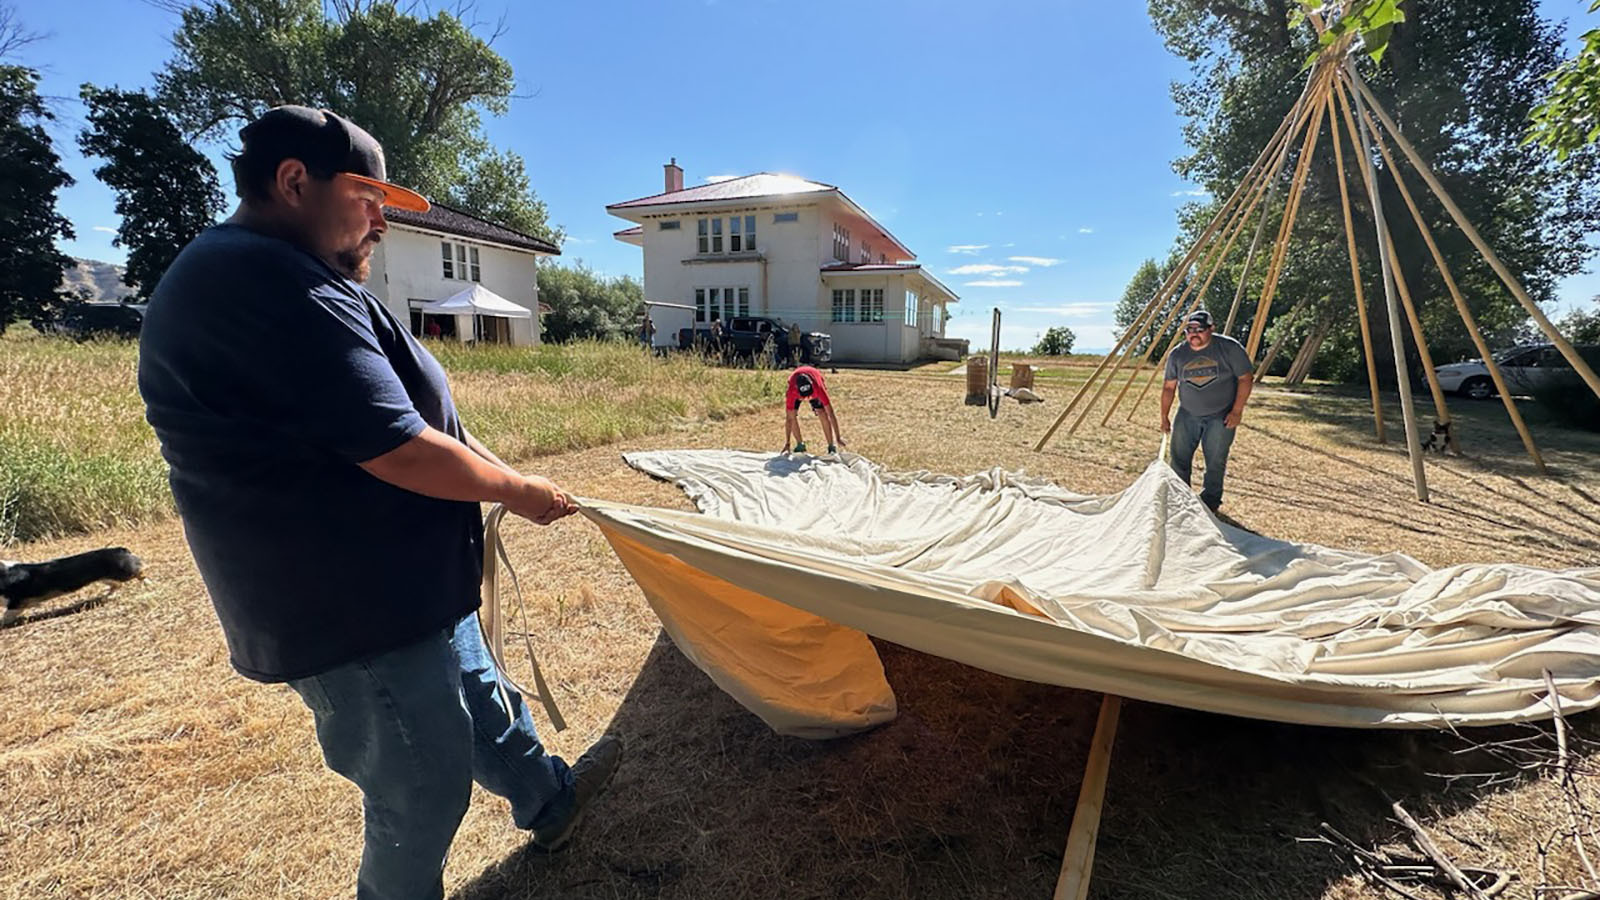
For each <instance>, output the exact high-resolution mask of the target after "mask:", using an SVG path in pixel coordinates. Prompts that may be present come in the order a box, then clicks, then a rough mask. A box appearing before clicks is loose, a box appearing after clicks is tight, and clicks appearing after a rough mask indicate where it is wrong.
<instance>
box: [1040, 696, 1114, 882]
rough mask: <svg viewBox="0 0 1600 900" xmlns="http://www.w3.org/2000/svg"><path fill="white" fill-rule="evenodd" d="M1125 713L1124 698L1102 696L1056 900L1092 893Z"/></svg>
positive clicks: (1058, 880) (1068, 835) (1062, 865)
mask: <svg viewBox="0 0 1600 900" xmlns="http://www.w3.org/2000/svg"><path fill="white" fill-rule="evenodd" d="M1121 712H1122V698H1121V697H1117V696H1113V695H1111V694H1106V695H1105V697H1104V698H1103V699H1101V701H1100V716H1099V718H1097V719H1096V720H1095V725H1094V738H1093V739H1092V740H1091V741H1090V742H1089V761H1088V762H1087V763H1086V764H1085V765H1084V767H1083V781H1082V782H1081V783H1080V784H1079V785H1078V805H1077V808H1076V809H1074V810H1073V812H1072V828H1071V830H1069V831H1068V832H1067V849H1066V852H1065V853H1063V854H1062V856H1061V875H1060V877H1059V878H1057V879H1056V892H1055V900H1084V898H1086V897H1088V896H1089V873H1090V871H1091V870H1093V868H1094V845H1095V841H1096V839H1097V838H1099V837H1100V811H1101V809H1102V807H1103V806H1104V804H1105V797H1106V778H1107V776H1108V775H1109V774H1110V771H1111V745H1112V744H1113V743H1115V742H1116V739H1117V719H1118V717H1119V716H1120V715H1121Z"/></svg>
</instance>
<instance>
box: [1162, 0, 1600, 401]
mask: <svg viewBox="0 0 1600 900" xmlns="http://www.w3.org/2000/svg"><path fill="white" fill-rule="evenodd" d="M1148 2H1149V8H1150V13H1151V17H1152V20H1153V21H1154V23H1155V25H1156V28H1157V30H1158V31H1160V33H1161V34H1162V36H1163V38H1164V39H1165V40H1166V42H1167V46H1168V47H1169V48H1170V49H1171V50H1173V52H1175V53H1177V54H1178V55H1180V56H1182V57H1183V58H1184V59H1186V60H1188V61H1189V62H1190V63H1191V70H1192V72H1193V77H1192V78H1191V79H1190V80H1189V81H1188V82H1186V83H1180V84H1176V85H1174V88H1173V93H1174V97H1175V99H1176V100H1177V103H1178V107H1179V110H1180V112H1181V113H1182V114H1183V115H1184V116H1185V118H1186V119H1187V120H1188V121H1187V123H1186V125H1185V126H1184V133H1185V138H1186V140H1187V141H1188V143H1189V145H1190V147H1191V148H1192V150H1193V152H1192V153H1191V154H1190V155H1188V156H1185V157H1183V158H1181V159H1179V160H1177V161H1176V162H1175V164H1174V166H1175V168H1176V169H1177V171H1178V172H1180V173H1181V174H1183V175H1185V176H1186V177H1188V178H1190V179H1192V180H1195V181H1198V182H1200V183H1202V184H1204V185H1205V186H1206V187H1207V188H1208V189H1209V191H1210V193H1211V195H1212V196H1213V197H1219V198H1220V197H1226V196H1228V195H1229V194H1231V193H1232V192H1233V190H1234V188H1235V187H1236V186H1237V185H1238V183H1239V182H1240V180H1241V179H1242V177H1243V176H1244V174H1245V172H1246V171H1247V169H1248V168H1249V167H1250V164H1251V163H1252V162H1253V161H1254V160H1255V158H1256V156H1257V154H1258V153H1259V152H1260V151H1261V149H1262V148H1263V147H1264V146H1265V145H1266V144H1267V141H1268V139H1269V138H1270V137H1271V135H1272V133H1273V131H1274V130H1275V129H1276V128H1277V126H1278V123H1279V122H1280V121H1281V120H1282V118H1283V116H1284V115H1285V114H1286V113H1287V112H1288V111H1289V108H1290V107H1291V106H1292V104H1293V103H1294V100H1295V98H1296V97H1297V96H1298V95H1299V93H1300V91H1301V88H1302V86H1303V84H1304V81H1305V77H1306V74H1305V72H1303V71H1302V70H1301V65H1302V64H1303V63H1304V62H1305V60H1306V59H1307V57H1308V56H1309V55H1310V54H1311V53H1312V51H1313V50H1314V49H1315V47H1316V46H1317V42H1316V38H1315V37H1314V35H1313V34H1312V32H1311V29H1310V28H1309V27H1298V28H1297V27H1292V26H1291V24H1290V22H1291V20H1292V18H1293V16H1292V12H1293V10H1294V8H1295V7H1296V6H1297V3H1296V0H1148ZM1403 8H1404V10H1405V21H1403V22H1399V23H1394V22H1392V21H1390V22H1389V23H1388V24H1389V26H1390V27H1391V30H1390V31H1389V34H1388V43H1387V51H1386V53H1385V54H1384V55H1383V58H1382V62H1381V63H1380V64H1378V65H1376V66H1373V65H1372V64H1371V63H1370V62H1369V61H1368V60H1366V59H1365V58H1363V59H1362V61H1361V65H1362V67H1363V69H1364V70H1366V75H1365V77H1366V79H1367V82H1368V84H1369V85H1370V86H1371V88H1372V90H1373V92H1374V93H1375V94H1376V95H1377V96H1378V97H1379V99H1380V100H1381V101H1382V103H1383V104H1384V106H1385V107H1386V108H1387V109H1388V110H1389V111H1390V113H1391V114H1393V116H1394V117H1395V118H1396V120H1397V121H1398V123H1399V124H1400V126H1401V127H1402V128H1403V129H1404V130H1405V133H1406V134H1407V136H1408V137H1409V138H1410V140H1411V141H1412V143H1413V144H1414V145H1416V147H1417V149H1418V151H1419V152H1420V154H1421V155H1422V157H1423V158H1424V159H1426V160H1428V162H1429V164H1430V165H1431V166H1432V167H1433V169H1434V171H1435V172H1436V173H1437V174H1438V175H1439V178H1440V180H1441V181H1442V182H1443V183H1444V185H1445V186H1446V188H1447V189H1448V190H1449V191H1450V193H1451V195H1452V196H1453V197H1454V198H1455V200H1456V201H1457V202H1458V203H1459V204H1460V206H1461V207H1462V208H1463V210H1464V211H1465V213H1466V215H1467V217H1468V218H1469V219H1470V220H1471V221H1472V222H1473V223H1474V224H1476V225H1477V227H1478V229H1479V231H1480V232H1482V234H1483V236H1484V237H1485V239H1486V240H1488V242H1489V243H1490V244H1491V245H1492V246H1493V247H1494V248H1495V249H1496V252H1497V253H1498V254H1499V256H1500V257H1501V259H1502V260H1504V261H1505V263H1506V264H1507V266H1509V267H1510V268H1511V270H1512V271H1513V272H1514V273H1516V274H1517V276H1518V277H1519V278H1520V279H1521V280H1522V283H1523V284H1524V285H1525V286H1526V287H1527V289H1528V291H1529V292H1530V294H1532V295H1533V296H1534V298H1535V299H1537V300H1540V301H1545V300H1549V299H1551V298H1552V297H1553V296H1554V288H1555V285H1556V283H1557V282H1558V281H1559V280H1560V279H1562V278H1564V277H1566V276H1567V275H1570V274H1572V273H1574V272H1577V271H1579V270H1580V269H1581V268H1582V266H1583V263H1584V261H1585V260H1586V259H1587V258H1588V257H1589V256H1590V255H1591V254H1592V253H1593V250H1592V249H1591V248H1590V247H1589V246H1588V244H1587V242H1586V241H1585V240H1584V239H1583V236H1584V235H1585V234H1587V233H1588V232H1591V231H1594V230H1596V229H1600V191H1597V185H1600V179H1595V178H1594V177H1593V174H1594V173H1595V172H1597V171H1600V170H1597V169H1596V166H1595V158H1596V157H1595V154H1593V153H1581V154H1574V155H1573V156H1572V157H1570V158H1569V160H1568V162H1567V164H1566V165H1564V166H1563V165H1559V164H1558V163H1557V161H1556V160H1555V158H1554V156H1553V155H1552V154H1550V153H1548V152H1547V151H1545V150H1543V149H1542V148H1538V147H1530V146H1525V145H1523V143H1522V136H1523V132H1524V130H1525V123H1526V118H1527V115H1528V112H1529V110H1530V109H1531V108H1532V107H1533V105H1534V104H1535V103H1536V102H1538V101H1539V100H1540V99H1541V98H1542V97H1543V95H1544V93H1545V91H1546V90H1547V84H1546V82H1545V80H1544V77H1543V76H1544V73H1546V72H1548V71H1549V70H1550V69H1551V68H1553V67H1554V66H1555V65H1556V62H1557V61H1558V60H1559V58H1560V55H1559V46H1560V39H1559V33H1558V30H1557V29H1556V28H1555V27H1553V26H1552V25H1551V24H1550V23H1547V22H1545V21H1543V20H1541V19H1540V18H1539V16H1538V13H1537V6H1536V2H1535V0H1448V2H1447V0H1407V2H1406V3H1405V5H1404V7H1403ZM1339 125H1340V132H1341V134H1342V135H1343V137H1344V140H1345V141H1346V147H1345V154H1344V156H1345V164H1346V168H1347V172H1346V173H1343V174H1345V175H1346V176H1348V180H1349V183H1350V185H1351V186H1352V188H1353V190H1352V196H1351V201H1352V204H1353V206H1354V209H1355V215H1356V227H1357V241H1358V244H1359V249H1360V253H1361V258H1362V278H1363V284H1364V289H1365V293H1366V296H1367V298H1368V301H1369V302H1370V303H1371V304H1372V305H1373V308H1374V311H1375V313H1376V314H1375V315H1373V316H1371V319H1372V321H1373V323H1374V328H1375V334H1374V339H1375V340H1374V343H1375V344H1376V346H1377V347H1378V353H1379V355H1380V357H1382V356H1385V355H1386V354H1387V350H1388V346H1389V341H1388V339H1387V331H1386V326H1387V320H1386V316H1384V315H1383V314H1382V312H1381V309H1382V303H1383V296H1384V295H1383V288H1382V284H1381V282H1380V275H1379V269H1378V265H1377V252H1376V251H1377V246H1376V240H1375V237H1374V234H1373V229H1372V224H1371V221H1372V220H1371V215H1370V212H1369V207H1368V202H1367V197H1366V192H1365V189H1364V188H1363V187H1362V184H1361V180H1360V176H1359V174H1358V173H1357V171H1356V168H1355V161H1356V157H1355V154H1354V153H1352V152H1351V151H1350V148H1349V144H1348V141H1349V136H1348V134H1345V133H1344V132H1345V128H1344V122H1343V120H1342V119H1341V120H1340V123H1339ZM1327 135H1328V130H1327V129H1326V128H1324V129H1323V138H1322V140H1321V143H1320V145H1319V147H1318V149H1317V152H1316V157H1315V161H1314V164H1313V166H1312V168H1311V171H1310V176H1309V180H1308V182H1307V186H1306V192H1305V197H1304V199H1303V201H1302V205H1301V207H1300V215H1299V219H1298V222H1297V225H1296V227H1295V235H1294V243H1293V245H1292V247H1291V249H1290V253H1289V256H1288V259H1287V262H1286V265H1285V268H1284V271H1283V277H1282V280H1281V282H1280V286H1279V289H1278V294H1277V299H1276V301H1275V302H1274V304H1273V307H1272V310H1271V313H1270V315H1271V316H1272V318H1273V319H1274V320H1276V319H1277V318H1278V317H1279V316H1281V315H1284V314H1287V313H1288V312H1289V311H1290V310H1291V309H1292V308H1293V307H1294V306H1295V304H1296V303H1297V302H1298V301H1299V300H1300V299H1302V298H1304V299H1305V301H1306V304H1305V308H1304V312H1303V313H1302V315H1301V316H1300V317H1298V321H1300V322H1304V323H1307V325H1306V326H1305V327H1310V324H1311V323H1315V322H1317V321H1320V320H1323V319H1325V318H1327V319H1331V320H1332V321H1333V322H1334V323H1335V324H1334V329H1333V331H1332V332H1331V334H1330V337H1329V339H1328V341H1327V342H1326V343H1325V344H1324V345H1323V349H1322V352H1321V354H1320V355H1319V357H1318V361H1319V365H1318V368H1317V373H1318V374H1319V375H1321V376H1323V377H1336V378H1357V377H1360V376H1361V375H1362V374H1363V372H1364V367H1363V364H1362V363H1361V361H1360V355H1359V354H1360V347H1361V340H1360V336H1359V333H1358V329H1357V326H1356V321H1357V319H1356V316H1355V315H1354V305H1355V301H1354V296H1353V290H1352V288H1351V286H1350V274H1349V261H1348V257H1347V256H1346V251H1345V236H1344V226H1343V218H1342V213H1341V212H1340V199H1339V191H1338V185H1337V182H1336V180H1335V179H1336V178H1337V177H1339V175H1340V173H1337V172H1336V171H1335V169H1334V163H1333V154H1332V152H1331V149H1330V148H1329V146H1328V138H1327ZM1297 161H1298V144H1297V145H1296V146H1295V149H1294V151H1293V152H1292V153H1291V155H1290V160H1289V166H1290V167H1291V168H1290V171H1292V167H1293V165H1294V164H1295V163H1296V162H1297ZM1405 174H1406V175H1407V182H1408V185H1409V186H1410V187H1411V189H1412V193H1413V195H1414V196H1415V197H1416V198H1417V199H1418V202H1419V203H1420V204H1421V208H1422V213H1423V216H1424V219H1425V220H1426V221H1427V222H1428V224H1429V226H1430V228H1431V229H1432V230H1433V233H1434V235H1435V236H1436V238H1437V239H1438V241H1439V244H1440V247H1441V250H1442V251H1443V253H1444V256H1445V259H1446V261H1447V263H1448V264H1449V265H1450V267H1451V270H1452V273H1453V274H1454V275H1455V276H1456V280H1457V282H1458V283H1459V284H1460V286H1461V288H1462V290H1463V293H1464V294H1465V295H1466V297H1467V299H1468V302H1469V304H1470V305H1471V307H1472V310H1473V313H1474V315H1475V316H1476V318H1477V320H1478V323H1479V325H1480V327H1481V328H1482V329H1483V330H1484V331H1485V332H1486V334H1487V336H1488V337H1489V339H1490V341H1491V342H1494V341H1499V340H1503V339H1506V338H1508V337H1510V336H1511V335H1513V334H1514V333H1515V332H1516V330H1517V329H1518V328H1519V327H1520V326H1521V325H1522V323H1523V322H1524V321H1525V319H1526V315H1525V313H1524V311H1523V310H1522V308H1521V306H1520V305H1519V304H1517V303H1516V301H1515V299H1514V298H1513V297H1512V296H1511V295H1510V293H1509V292H1508V291H1507V290H1505V288H1504V287H1503V286H1502V285H1501V284H1500V282H1499V279H1498V278H1497V277H1496V276H1495V275H1494V273H1493V271H1492V270H1491V269H1490V268H1489V267H1488V266H1487V264H1485V263H1484V262H1483V261H1482V260H1481V258H1480V257H1479V256H1478V253H1477V251H1476V250H1475V249H1474V248H1473V247H1472V246H1471V244H1470V243H1469V242H1468V241H1467V240H1466V238H1465V236H1464V235H1462V234H1461V233H1460V231H1459V230H1458V229H1457V228H1456V227H1455V226H1454V225H1453V224H1452V223H1451V220H1450V218H1449V215H1448V213H1447V212H1446V211H1445V210H1444V209H1443V207H1442V205H1441V204H1439V203H1438V202H1437V201H1436V200H1435V199H1434V198H1433V197H1432V196H1431V194H1429V192H1428V191H1427V190H1426V189H1425V188H1424V187H1423V185H1422V182H1421V179H1420V178H1418V177H1417V176H1416V175H1415V174H1414V173H1411V172H1410V171H1409V168H1408V169H1407V171H1406V173H1405ZM1285 180H1286V176H1285ZM1381 181H1382V182H1383V183H1384V187H1383V205H1384V208H1385V211H1386V212H1387V213H1388V219H1389V224H1390V226H1391V228H1392V230H1393V235H1394V240H1395V243H1396V245H1397V249H1398V254H1397V258H1398V260H1399V263H1400V266H1401V273H1402V274H1403V276H1404V277H1405V278H1406V280H1407V283H1408V285H1409V286H1410V288H1411V290H1412V293H1413V294H1414V295H1415V297H1416V299H1417V302H1418V305H1419V307H1420V310H1419V314H1420V317H1421V319H1422V322H1423V328H1424V331H1425V333H1426V334H1427V335H1428V340H1429V346H1430V348H1431V349H1432V350H1433V353H1434V356H1435V358H1436V359H1437V360H1438V361H1441V362H1442V361H1447V360H1450V359H1455V358H1460V357H1461V356H1469V355H1476V354H1475V353H1474V352H1473V351H1472V344H1471V341H1470V338H1469V337H1468V335H1467V333H1466V330H1465V327H1464V326H1463V325H1462V323H1461V320H1460V317H1459V315H1458V314H1457V312H1456V310H1455V306H1454V303H1453V301H1452V300H1451V298H1450V295H1449V294H1448V293H1447V292H1446V290H1445V288H1444V284H1443V282H1442V280H1441V279H1440V277H1439V275H1438V272H1437V270H1436V268H1435V267H1434V265H1433V262H1432V259H1431V257H1430V255H1429V253H1428V251H1427V249H1426V248H1425V246H1424V245H1423V243H1422V241H1421V237H1420V235H1419V233H1418V231H1417V229H1416V228H1415V226H1414V225H1413V224H1412V222H1411V218H1410V214H1409V212H1408V211H1407V209H1406V206H1405V203H1404V201H1403V200H1402V199H1401V198H1400V196H1399V193H1398V191H1396V190H1395V188H1394V187H1393V182H1392V180H1390V179H1389V178H1388V177H1387V175H1386V174H1385V175H1384V177H1383V178H1382V179H1381ZM1286 194H1287V191H1280V192H1279V193H1278V195H1277V200H1276V201H1275V205H1274V206H1273V207H1272V209H1271V215H1270V217H1269V220H1268V226H1267V235H1268V240H1267V241H1266V242H1265V244H1266V246H1265V247H1264V248H1263V252H1261V253H1258V254H1257V257H1256V262H1255V263H1254V265H1253V266H1252V269H1251V272H1250V273H1249V279H1248V283H1247V285H1246V291H1245V300H1244V305H1243V307H1242V309H1241V313H1240V323H1239V326H1238V327H1239V328H1240V329H1245V328H1248V327H1249V326H1250V325H1251V324H1253V323H1252V317H1253V316H1254V314H1255V307H1256V301H1257V299H1258V298H1259V297H1260V293H1261V289H1262V281H1263V279H1264V274H1265V270H1266V268H1267V262H1266V259H1265V258H1264V257H1265V256H1266V255H1267V254H1266V253H1265V250H1267V249H1270V243H1271V241H1270V238H1271V236H1272V235H1273V234H1275V233H1276V230H1275V229H1276V226H1277V224H1278V219H1279V217H1280V216H1281V214H1282V208H1283V204H1284V198H1285V195H1286ZM1220 205H1221V204H1220V202H1214V203H1213V204H1211V207H1210V209H1209V210H1208V211H1209V212H1215V210H1216V208H1217V207H1220ZM1205 221H1206V217H1205V216H1203V215H1190V216H1186V217H1185V219H1184V223H1183V226H1184V232H1185V235H1186V237H1185V238H1184V239H1183V240H1184V242H1185V243H1187V242H1188V241H1190V240H1192V239H1193V238H1194V237H1196V236H1197V235H1198V233H1199V229H1200V228H1201V227H1203V225H1204V223H1205ZM1251 231H1252V232H1253V227H1252V229H1251ZM1250 234H1251V232H1247V233H1246V234H1245V235H1244V237H1243V238H1242V239H1241V240H1240V241H1239V246H1238V248H1237V249H1235V251H1234V252H1233V253H1232V254H1231V258H1230V260H1229V261H1228V263H1227V268H1228V269H1229V270H1230V271H1231V273H1232V277H1233V278H1234V279H1237V278H1238V277H1240V275H1241V274H1242V273H1241V272H1240V269H1241V268H1242V260H1243V257H1244V249H1243V248H1244V246H1245V245H1247V244H1248V243H1249V237H1250ZM1209 302H1210V301H1209V298H1208V305H1209ZM1217 311H1218V310H1217V309H1216V308H1214V307H1213V308H1212V312H1213V314H1215V313H1216V312H1217ZM1268 324H1269V325H1270V324H1271V323H1270V322H1269V323H1268ZM1297 327H1298V326H1297ZM1288 330H1290V331H1293V330H1295V329H1288ZM1283 331H1284V330H1283V329H1280V330H1279V331H1278V332H1275V333H1282V332H1283ZM1412 364H1413V365H1415V361H1414V360H1413V361H1412ZM1379 370H1380V372H1384V371H1387V372H1390V373H1392V371H1393V367H1392V365H1390V364H1389V363H1388V362H1387V361H1383V360H1381V361H1380V366H1379Z"/></svg>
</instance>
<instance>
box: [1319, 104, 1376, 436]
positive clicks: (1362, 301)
mask: <svg viewBox="0 0 1600 900" xmlns="http://www.w3.org/2000/svg"><path fill="white" fill-rule="evenodd" d="M1343 99H1344V98H1343V96H1341V97H1340V109H1341V111H1343V112H1344V113H1345V114H1346V116H1348V115H1349V110H1348V109H1346V108H1345V107H1344V104H1343ZM1346 121H1349V120H1348V118H1347V119H1346ZM1328 128H1329V131H1330V136H1331V137H1332V138H1333V158H1334V165H1335V167H1336V168H1337V170H1338V171H1337V176H1336V180H1337V181H1338V182H1339V202H1340V205H1341V206H1342V207H1343V209H1344V240H1345V246H1346V248H1347V249H1348V250H1349V251H1350V282H1351V285H1352V287H1354V289H1355V292H1356V314H1357V315H1358V316H1359V317H1360V319H1361V348H1362V352H1363V354H1364V355H1365V356H1366V359H1367V389H1368V391H1370V392H1371V394H1372V427H1373V429H1374V430H1375V431H1376V432H1377V436H1378V443H1380V444H1387V443H1388V442H1389V438H1388V435H1387V434H1385V433H1384V428H1383V400H1382V398H1381V397H1380V396H1379V393H1378V360H1377V357H1376V356H1375V355H1374V354H1373V352H1372V326H1371V323H1369V322H1368V321H1367V292H1366V289H1365V288H1363V287H1362V286H1361V263H1360V258H1359V257H1358V256H1357V255H1356V230H1355V224H1354V221H1353V219H1352V217H1351V215H1350V186H1349V185H1348V184H1346V183H1345V174H1344V148H1343V147H1342V146H1340V144H1341V141H1340V139H1339V118H1338V116H1329V117H1328ZM1353 140H1354V138H1353V137H1352V141H1353ZM1352 146H1354V144H1352Z"/></svg>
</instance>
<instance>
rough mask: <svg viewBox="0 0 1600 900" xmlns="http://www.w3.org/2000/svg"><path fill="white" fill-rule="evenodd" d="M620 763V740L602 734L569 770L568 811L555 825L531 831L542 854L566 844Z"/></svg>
mask: <svg viewBox="0 0 1600 900" xmlns="http://www.w3.org/2000/svg"><path fill="white" fill-rule="evenodd" d="M621 760H622V739H621V738H619V737H614V736H612V735H609V734H608V735H606V736H605V737H602V738H601V739H600V740H598V741H595V742H594V746H592V747H590V748H589V749H588V751H586V752H585V753H584V754H583V756H580V757H579V758H578V762H577V764H576V765H574V766H573V767H572V808H571V809H569V810H568V811H567V817H566V818H565V819H563V820H561V821H559V822H555V823H553V824H550V825H546V826H545V827H543V828H535V829H533V845H534V846H535V847H538V848H539V849H540V850H543V851H545V852H546V853H554V852H555V851H557V850H560V849H561V848H562V847H565V846H566V845H567V841H568V840H570V839H571V838H572V832H573V831H575V830H576V829H577V827H578V823H579V822H581V821H583V814H584V813H586V812H588V811H589V807H590V806H592V805H593V804H594V801H595V800H596V799H597V798H599V796H600V795H601V794H603V793H605V790H606V787H607V786H608V785H610V784H611V776H613V775H615V774H617V763H619V762H621Z"/></svg>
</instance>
